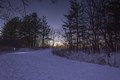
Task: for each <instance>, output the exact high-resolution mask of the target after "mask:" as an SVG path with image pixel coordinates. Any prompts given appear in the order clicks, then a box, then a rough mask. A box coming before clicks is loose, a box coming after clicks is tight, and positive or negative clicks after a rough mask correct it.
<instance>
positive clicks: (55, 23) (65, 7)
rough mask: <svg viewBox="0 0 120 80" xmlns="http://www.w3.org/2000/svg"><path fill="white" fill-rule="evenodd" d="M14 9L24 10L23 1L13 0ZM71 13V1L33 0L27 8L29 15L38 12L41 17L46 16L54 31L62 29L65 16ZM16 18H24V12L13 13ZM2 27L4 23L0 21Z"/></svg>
mask: <svg viewBox="0 0 120 80" xmlns="http://www.w3.org/2000/svg"><path fill="white" fill-rule="evenodd" d="M11 1H13V2H11V3H12V5H13V7H14V6H15V7H19V8H21V9H23V6H22V3H21V2H20V1H21V0H15V1H14V0H11ZM68 11H69V0H31V1H30V2H29V4H28V6H27V7H26V12H27V14H29V13H32V12H36V13H37V14H38V16H39V17H42V16H46V18H47V22H48V24H49V25H50V26H51V27H52V28H54V29H60V28H61V26H62V24H63V21H64V15H65V14H66V13H67V12H68ZM11 14H12V15H13V16H14V17H15V16H19V17H21V16H23V12H19V11H17V12H16V13H11ZM0 26H3V21H2V20H0Z"/></svg>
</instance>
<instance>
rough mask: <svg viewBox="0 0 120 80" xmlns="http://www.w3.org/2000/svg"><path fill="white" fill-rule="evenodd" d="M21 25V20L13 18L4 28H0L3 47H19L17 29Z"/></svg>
mask: <svg viewBox="0 0 120 80" xmlns="http://www.w3.org/2000/svg"><path fill="white" fill-rule="evenodd" d="M20 25H21V20H20V19H19V18H18V17H15V18H13V19H11V20H9V21H8V22H7V23H6V24H5V26H4V27H3V28H2V40H3V44H4V45H8V46H15V47H18V46H19V40H20V35H19V27H20Z"/></svg>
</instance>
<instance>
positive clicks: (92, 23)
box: [62, 0, 120, 52]
mask: <svg viewBox="0 0 120 80" xmlns="http://www.w3.org/2000/svg"><path fill="white" fill-rule="evenodd" d="M62 29H63V30H64V32H65V35H64V38H65V40H66V44H67V45H68V48H69V49H75V50H84V51H87V50H92V51H94V52H99V51H100V50H101V49H103V50H105V51H107V52H116V51H118V50H120V1H119V0H84V1H82V2H80V3H79V2H78V1H77V0H70V10H69V12H68V13H67V14H66V15H65V20H64V24H63V26H62Z"/></svg>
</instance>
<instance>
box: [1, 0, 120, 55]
mask: <svg viewBox="0 0 120 80" xmlns="http://www.w3.org/2000/svg"><path fill="white" fill-rule="evenodd" d="M29 1H30V0H21V3H22V4H23V6H22V7H23V8H22V11H23V17H22V18H21V17H12V18H11V17H10V15H9V14H4V15H1V16H0V18H1V19H4V20H5V23H4V26H3V27H2V29H1V34H0V46H11V47H29V48H35V47H49V45H50V40H53V46H54V42H55V41H54V38H55V37H58V36H59V35H61V34H62V36H63V40H64V44H65V45H64V46H66V47H67V48H68V49H70V50H76V51H78V50H83V51H88V50H91V51H93V52H99V51H100V50H101V49H102V50H105V51H107V52H108V53H109V52H116V51H118V50H120V14H119V13H120V1H119V0H83V1H82V0H81V1H79V0H70V1H69V2H70V6H69V12H68V13H66V14H65V15H63V16H64V17H65V20H64V21H63V25H62V26H61V27H62V30H63V31H64V34H63V33H60V34H57V36H56V35H55V34H56V33H55V31H54V30H52V29H51V28H50V26H49V25H48V23H47V20H46V17H44V16H43V17H41V18H40V17H38V15H37V13H31V14H28V13H27V11H26V7H27V6H28V5H29ZM51 1H52V2H53V3H55V0H51ZM3 3H4V4H5V3H7V7H6V6H4V5H3ZM0 4H1V5H0V9H1V12H0V13H1V14H2V11H4V10H3V9H5V10H6V11H8V12H9V11H16V8H15V6H14V5H12V3H11V2H10V1H8V0H6V2H5V1H3V0H1V1H0Z"/></svg>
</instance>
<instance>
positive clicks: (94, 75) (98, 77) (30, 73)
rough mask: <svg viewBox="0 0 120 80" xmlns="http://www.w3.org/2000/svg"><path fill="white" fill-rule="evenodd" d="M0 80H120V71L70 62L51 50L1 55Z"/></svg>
mask: <svg viewBox="0 0 120 80" xmlns="http://www.w3.org/2000/svg"><path fill="white" fill-rule="evenodd" d="M20 53H22V54H20ZM0 80H120V69H119V68H113V67H108V66H102V65H97V64H91V63H84V62H77V61H72V60H67V59H65V58H61V57H57V56H54V55H52V54H51V49H47V50H37V51H30V52H24V53H23V52H16V53H13V54H6V55H1V56H0Z"/></svg>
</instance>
